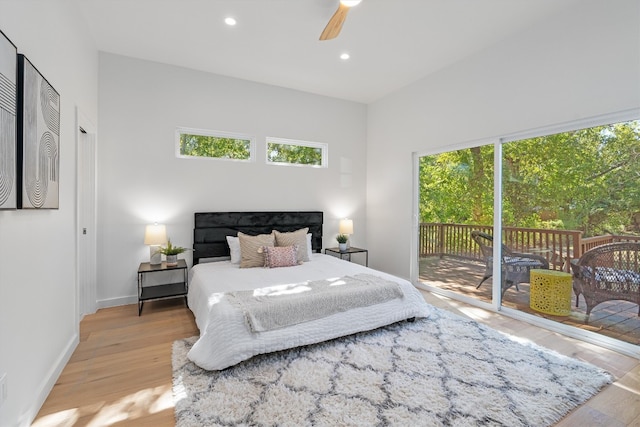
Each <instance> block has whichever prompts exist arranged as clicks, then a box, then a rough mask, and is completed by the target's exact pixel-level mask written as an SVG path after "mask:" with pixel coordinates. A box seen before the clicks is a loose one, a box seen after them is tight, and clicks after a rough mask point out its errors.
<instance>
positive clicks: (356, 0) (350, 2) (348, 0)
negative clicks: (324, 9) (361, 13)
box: [340, 0, 362, 7]
mask: <svg viewBox="0 0 640 427" xmlns="http://www.w3.org/2000/svg"><path fill="white" fill-rule="evenodd" d="M361 1H362V0H340V3H342V5H343V6H347V7H353V6H357V5H359V4H360V2H361Z"/></svg>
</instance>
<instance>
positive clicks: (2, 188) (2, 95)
mask: <svg viewBox="0 0 640 427" xmlns="http://www.w3.org/2000/svg"><path fill="white" fill-rule="evenodd" d="M17 55H18V52H17V49H16V47H15V45H14V44H13V43H11V41H10V40H9V39H8V38H7V37H5V35H4V34H3V33H2V32H1V31H0V209H15V208H16V207H17V203H18V194H17V193H18V184H17V183H18V176H17V164H18V163H17V152H16V151H17V148H16V142H17V140H16V129H17V126H18V121H17V114H16V113H17V110H18V100H17V95H18V94H17V90H16V89H17V82H18V74H17Z"/></svg>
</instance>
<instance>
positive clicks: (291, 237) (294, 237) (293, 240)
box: [273, 227, 309, 262]
mask: <svg viewBox="0 0 640 427" xmlns="http://www.w3.org/2000/svg"><path fill="white" fill-rule="evenodd" d="M308 232H309V227H305V228H301V229H300V230H296V231H291V232H289V233H282V232H280V231H278V230H274V231H273V234H275V236H276V246H296V245H297V246H298V261H299V262H302V261H309V252H308V251H306V250H302V248H305V249H306V247H307V233H308Z"/></svg>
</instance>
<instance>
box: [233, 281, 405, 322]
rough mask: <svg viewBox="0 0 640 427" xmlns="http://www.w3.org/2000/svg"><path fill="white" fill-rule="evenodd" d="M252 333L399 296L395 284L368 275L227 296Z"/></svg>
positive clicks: (274, 287) (400, 294) (398, 286)
mask: <svg viewBox="0 0 640 427" xmlns="http://www.w3.org/2000/svg"><path fill="white" fill-rule="evenodd" d="M227 296H228V299H229V302H230V303H231V304H233V305H235V306H237V307H239V308H240V309H241V310H242V311H243V313H244V315H245V318H246V320H247V323H248V325H249V327H250V328H251V330H252V331H253V332H263V331H270V330H273V329H279V328H283V327H285V326H291V325H295V324H298V323H302V322H307V321H310V320H315V319H320V318H322V317H326V316H329V315H331V314H334V313H338V312H341V311H347V310H349V309H352V308H356V307H365V306H370V305H374V304H380V303H383V302H386V301H389V300H392V299H395V298H402V297H403V293H402V290H401V289H400V285H399V284H398V283H395V282H392V281H390V280H385V279H382V278H380V277H378V276H374V275H370V274H357V275H355V276H344V277H340V278H337V279H330V280H317V281H309V282H304V283H298V284H294V285H282V286H272V287H268V288H260V289H255V290H253V291H237V292H230V293H228V294H227Z"/></svg>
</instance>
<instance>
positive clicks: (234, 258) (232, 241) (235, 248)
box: [227, 236, 240, 264]
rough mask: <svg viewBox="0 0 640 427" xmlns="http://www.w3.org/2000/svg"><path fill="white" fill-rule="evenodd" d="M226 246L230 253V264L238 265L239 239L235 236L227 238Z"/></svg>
mask: <svg viewBox="0 0 640 427" xmlns="http://www.w3.org/2000/svg"><path fill="white" fill-rule="evenodd" d="M227 244H228V245H229V252H230V253H231V264H240V239H239V238H238V237H236V236H227Z"/></svg>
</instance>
